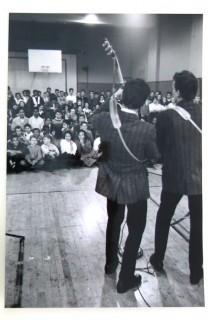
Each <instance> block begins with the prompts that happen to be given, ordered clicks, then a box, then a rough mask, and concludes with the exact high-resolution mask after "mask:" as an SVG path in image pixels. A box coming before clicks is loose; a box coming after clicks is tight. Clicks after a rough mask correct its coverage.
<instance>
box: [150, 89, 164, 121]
mask: <svg viewBox="0 0 208 320" xmlns="http://www.w3.org/2000/svg"><path fill="white" fill-rule="evenodd" d="M157 92H159V91H157ZM157 92H156V93H157ZM166 109H167V107H166V106H163V105H162V104H160V103H159V101H158V100H157V98H154V100H153V102H152V103H150V104H149V116H148V121H149V122H150V123H152V120H153V119H154V118H157V116H158V114H159V112H161V111H165V110H166Z"/></svg>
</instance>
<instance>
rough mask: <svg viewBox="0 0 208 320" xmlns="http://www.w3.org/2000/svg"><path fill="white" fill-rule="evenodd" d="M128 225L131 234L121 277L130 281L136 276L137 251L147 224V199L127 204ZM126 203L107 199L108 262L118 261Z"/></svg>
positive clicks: (127, 240) (127, 242)
mask: <svg viewBox="0 0 208 320" xmlns="http://www.w3.org/2000/svg"><path fill="white" fill-rule="evenodd" d="M127 208H128V212H127V226H128V231H129V234H128V236H127V239H126V243H125V247H124V253H123V259H122V265H121V272H120V275H119V278H120V279H121V280H122V281H125V282H128V281H130V280H131V278H132V277H133V276H134V270H135V265H136V257H137V252H138V250H139V247H140V243H141V239H142V235H143V232H144V229H145V225H146V216H147V200H141V201H138V202H137V203H134V204H128V205H127ZM124 211H125V205H123V204H118V203H117V202H114V201H112V200H109V199H107V213H108V223H107V229H106V263H107V264H113V263H116V262H117V261H118V257H117V253H118V244H119V236H120V227H121V224H122V222H123V219H124Z"/></svg>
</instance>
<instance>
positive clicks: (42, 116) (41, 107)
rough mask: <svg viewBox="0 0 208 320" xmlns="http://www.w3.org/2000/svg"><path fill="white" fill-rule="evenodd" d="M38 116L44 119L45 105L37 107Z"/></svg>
mask: <svg viewBox="0 0 208 320" xmlns="http://www.w3.org/2000/svg"><path fill="white" fill-rule="evenodd" d="M39 116H40V117H41V118H42V119H45V117H46V114H45V107H44V106H42V105H41V106H40V107H39Z"/></svg>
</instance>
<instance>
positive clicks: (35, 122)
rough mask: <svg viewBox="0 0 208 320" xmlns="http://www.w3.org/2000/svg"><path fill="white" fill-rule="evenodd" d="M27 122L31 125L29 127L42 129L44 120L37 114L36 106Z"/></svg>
mask: <svg viewBox="0 0 208 320" xmlns="http://www.w3.org/2000/svg"><path fill="white" fill-rule="evenodd" d="M29 124H30V125H31V128H32V129H34V128H38V129H40V130H42V128H43V125H44V120H43V119H42V118H41V117H40V116H39V110H38V108H34V111H33V116H32V117H30V118H29Z"/></svg>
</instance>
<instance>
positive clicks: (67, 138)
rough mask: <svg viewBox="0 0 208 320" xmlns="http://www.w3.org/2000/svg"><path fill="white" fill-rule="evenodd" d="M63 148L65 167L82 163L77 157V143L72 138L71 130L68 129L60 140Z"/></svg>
mask: <svg viewBox="0 0 208 320" xmlns="http://www.w3.org/2000/svg"><path fill="white" fill-rule="evenodd" d="M60 149H61V156H60V158H61V162H62V164H63V166H64V167H71V166H74V165H75V164H77V165H78V164H80V161H79V159H78V157H77V145H76V143H75V142H74V141H73V140H72V134H71V132H70V131H66V132H65V134H64V139H62V140H61V142H60Z"/></svg>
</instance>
